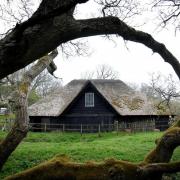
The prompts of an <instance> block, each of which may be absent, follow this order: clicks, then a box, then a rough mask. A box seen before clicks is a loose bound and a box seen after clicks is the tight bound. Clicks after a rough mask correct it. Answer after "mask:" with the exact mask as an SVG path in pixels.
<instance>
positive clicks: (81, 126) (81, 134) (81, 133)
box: [81, 124, 83, 136]
mask: <svg viewBox="0 0 180 180" xmlns="http://www.w3.org/2000/svg"><path fill="white" fill-rule="evenodd" d="M82 130H83V129H82V124H81V136H82Z"/></svg>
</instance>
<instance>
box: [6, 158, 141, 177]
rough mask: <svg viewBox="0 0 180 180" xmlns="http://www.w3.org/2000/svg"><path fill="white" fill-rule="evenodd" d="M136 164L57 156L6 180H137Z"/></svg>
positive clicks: (112, 160)
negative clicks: (78, 160) (97, 161)
mask: <svg viewBox="0 0 180 180" xmlns="http://www.w3.org/2000/svg"><path fill="white" fill-rule="evenodd" d="M137 170H138V164H133V163H128V162H124V161H117V160H114V159H110V160H106V161H105V162H101V163H94V162H91V163H89V162H88V163H76V162H72V161H71V160H70V159H69V158H68V157H66V156H59V157H56V158H53V159H52V160H49V161H47V162H45V163H42V164H40V165H38V166H36V167H33V168H31V169H28V170H26V171H24V172H21V173H18V174H16V175H13V176H9V177H7V178H6V180H15V179H18V180H21V179H22V180H23V179H26V180H31V179H33V180H41V179H42V180H46V179H79V180H84V179H86V180H91V179H103V180H106V179H107V180H108V179H111V178H115V179H126V180H131V179H132V178H133V179H135V180H136V179H138V176H137Z"/></svg>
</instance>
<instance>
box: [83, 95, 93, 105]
mask: <svg viewBox="0 0 180 180" xmlns="http://www.w3.org/2000/svg"><path fill="white" fill-rule="evenodd" d="M85 107H94V93H85Z"/></svg>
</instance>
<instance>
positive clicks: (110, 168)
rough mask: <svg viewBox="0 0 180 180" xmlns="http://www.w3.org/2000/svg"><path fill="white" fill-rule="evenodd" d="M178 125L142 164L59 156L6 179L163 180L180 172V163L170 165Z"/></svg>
mask: <svg viewBox="0 0 180 180" xmlns="http://www.w3.org/2000/svg"><path fill="white" fill-rule="evenodd" d="M178 124H180V123H178ZM178 124H177V125H176V127H173V128H170V129H168V130H167V131H165V133H164V134H163V136H162V137H161V139H159V140H158V144H157V146H156V148H155V149H154V150H152V151H151V152H150V153H149V154H148V155H147V156H146V158H145V159H144V161H143V162H141V163H137V164H136V163H131V162H125V161H118V160H114V159H111V160H107V161H105V162H102V163H75V162H72V161H71V160H70V159H68V158H67V157H56V158H54V159H52V160H50V161H47V162H45V163H42V164H40V165H38V166H36V167H33V168H31V169H28V170H26V171H24V172H21V173H18V174H15V175H13V176H9V177H7V178H6V179H7V180H15V179H18V180H21V179H22V180H23V179H26V180H30V179H34V180H46V179H47V180H48V179H79V180H81V179H87V180H90V179H97V180H106V179H107V180H109V179H112V180H113V179H121V180H132V179H134V180H161V178H162V175H163V173H175V172H180V161H178V162H171V163H169V161H170V159H171V157H172V154H173V151H174V149H175V148H176V147H177V146H179V145H180V126H179V125H178ZM165 153H166V154H165Z"/></svg>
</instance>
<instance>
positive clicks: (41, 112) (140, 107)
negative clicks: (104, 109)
mask: <svg viewBox="0 0 180 180" xmlns="http://www.w3.org/2000/svg"><path fill="white" fill-rule="evenodd" d="M88 83H91V84H92V85H93V86H94V87H95V88H96V89H97V90H98V91H99V93H100V94H101V95H102V96H103V97H104V98H105V99H106V100H107V101H108V103H109V104H110V105H111V106H112V107H113V108H114V109H115V110H116V112H117V113H119V114H120V115H156V111H155V109H154V108H153V105H152V103H151V102H150V101H148V99H147V97H146V95H144V94H142V93H138V92H135V91H134V90H132V89H131V88H130V87H129V86H127V85H126V84H125V83H124V82H122V81H120V80H98V79H96V80H73V81H71V82H70V83H68V84H67V85H66V86H64V87H63V88H61V89H58V90H56V91H54V92H53V93H52V94H50V95H49V96H47V97H45V98H43V99H41V100H39V101H38V102H37V103H35V104H33V105H32V106H30V107H29V115H30V116H59V115H61V114H62V112H63V111H64V110H65V109H66V108H67V107H68V105H69V104H70V103H71V102H72V101H73V100H74V98H75V97H76V96H77V95H78V94H79V93H80V92H81V90H82V89H84V88H85V87H86V85H87V84H88Z"/></svg>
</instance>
